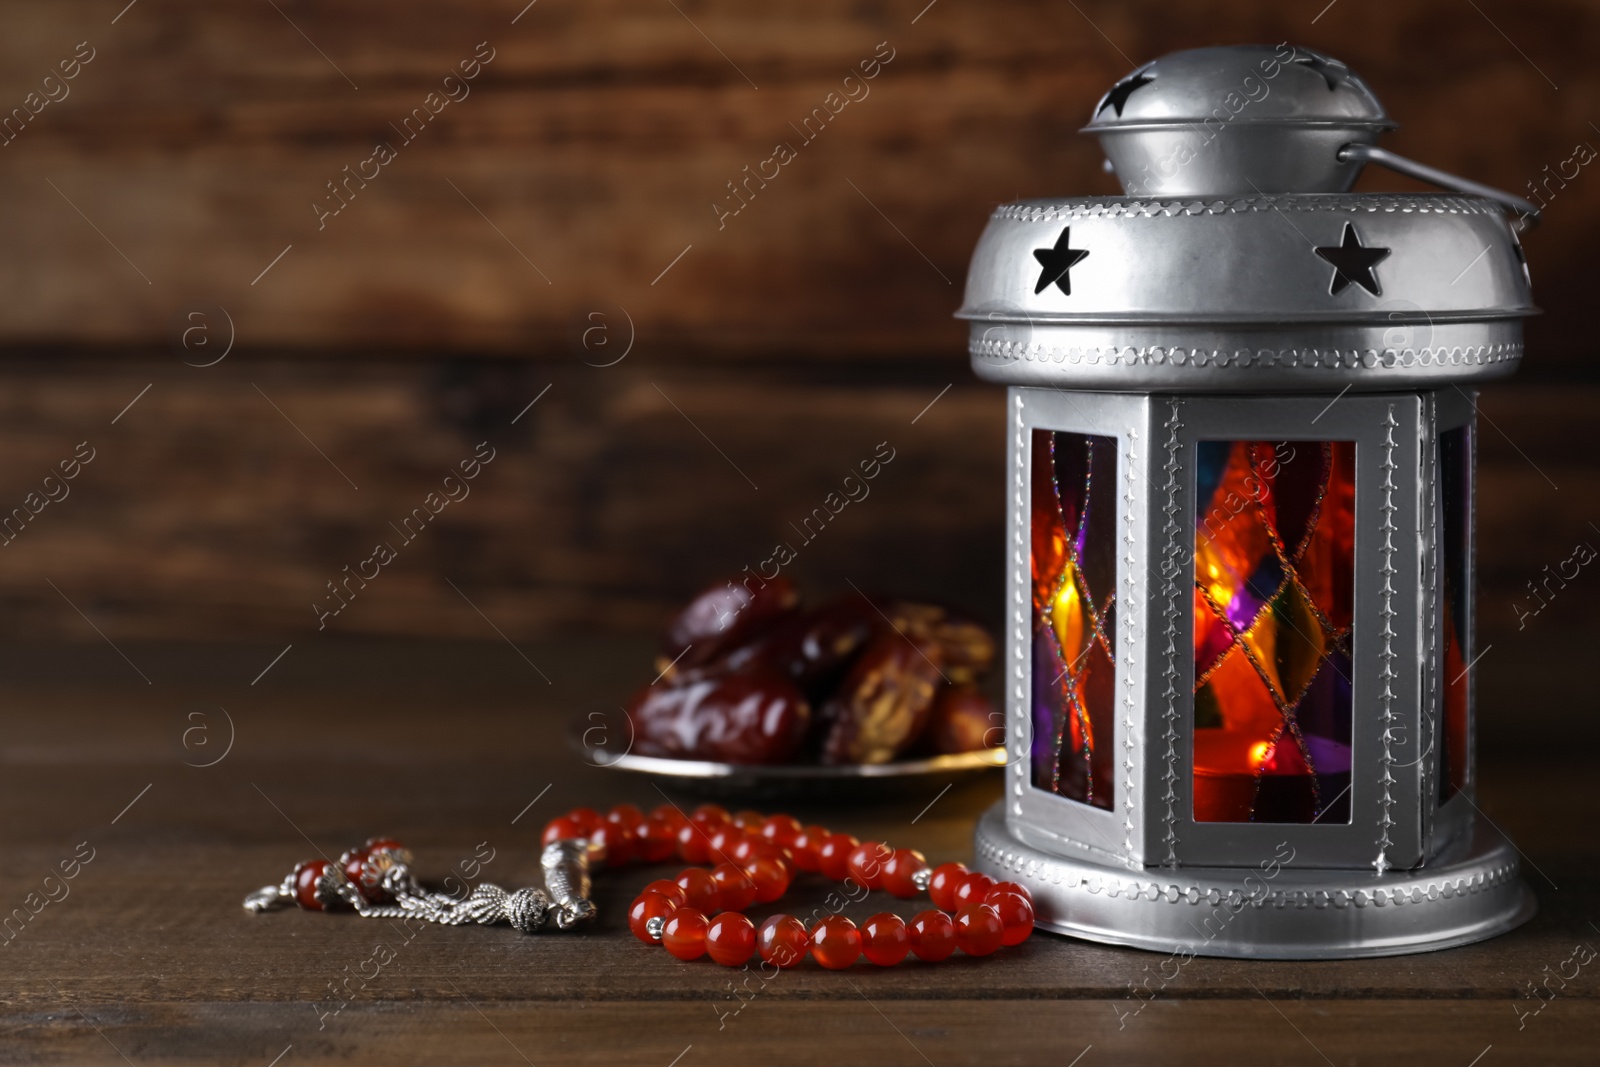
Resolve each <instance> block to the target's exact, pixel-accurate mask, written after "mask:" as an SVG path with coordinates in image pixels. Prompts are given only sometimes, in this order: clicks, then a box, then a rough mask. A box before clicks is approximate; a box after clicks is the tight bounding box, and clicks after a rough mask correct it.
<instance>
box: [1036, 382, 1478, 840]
mask: <svg viewBox="0 0 1600 1067" xmlns="http://www.w3.org/2000/svg"><path fill="white" fill-rule="evenodd" d="M1007 414H1008V419H1009V422H1010V427H1009V432H1008V434H1007V464H1008V469H1009V471H1010V490H1011V491H1010V492H1009V493H1008V494H1007V525H1008V530H1009V534H1008V538H1007V545H1008V549H1009V556H1008V561H1007V569H1008V575H1009V576H1008V591H1007V597H1008V605H1009V607H1010V616H1011V623H1010V628H1009V630H1008V632H1007V634H1006V664H1007V668H1006V678H1007V684H1006V707H1007V712H1006V714H1007V724H1008V729H1007V745H1008V753H1007V757H1008V758H1007V772H1006V777H1007V780H1006V800H1005V805H1006V808H1005V811H1006V821H1007V825H1008V827H1009V828H1010V829H1011V831H1012V832H1013V833H1014V834H1015V835H1016V836H1017V837H1018V838H1020V839H1021V840H1024V841H1027V842H1029V843H1031V844H1034V845H1036V846H1038V847H1040V848H1044V849H1047V850H1051V851H1058V850H1065V851H1067V852H1068V853H1070V852H1071V851H1073V850H1081V851H1083V852H1085V853H1087V854H1089V855H1094V856H1097V857H1099V858H1101V859H1103V860H1105V861H1108V862H1113V863H1121V864H1127V865H1129V866H1130V867H1134V866H1143V865H1150V866H1166V867H1183V866H1202V867H1235V866H1237V867H1250V866H1254V865H1256V864H1257V863H1259V862H1260V861H1261V859H1262V858H1263V857H1267V856H1271V855H1273V854H1274V853H1275V851H1276V849H1277V846H1278V845H1280V844H1282V843H1285V842H1287V844H1288V845H1289V846H1290V847H1291V848H1292V849H1293V851H1294V859H1293V861H1291V863H1290V864H1289V865H1291V866H1302V867H1311V868H1340V867H1343V868H1352V869H1359V868H1365V869H1370V870H1385V869H1390V868H1399V869H1409V868H1414V867H1417V866H1419V865H1420V864H1421V863H1422V862H1423V860H1424V859H1425V858H1426V857H1427V856H1429V855H1437V854H1438V853H1439V851H1440V850H1441V849H1442V848H1444V847H1445V846H1446V845H1447V844H1449V843H1450V842H1451V841H1452V840H1454V839H1456V838H1458V837H1459V836H1461V835H1462V834H1463V833H1464V832H1466V831H1467V830H1468V829H1469V828H1470V826H1471V823H1472V820H1471V818H1470V815H1471V792H1472V789H1473V775H1472V770H1471V768H1472V765H1473V758H1472V751H1471V747H1470V745H1471V742H1470V739H1471V737H1472V735H1473V730H1472V728H1471V721H1472V719H1471V715H1472V710H1473V709H1472V706H1471V700H1470V695H1469V700H1468V709H1467V712H1468V724H1469V725H1468V730H1467V737H1468V739H1469V742H1468V743H1469V748H1468V753H1467V757H1466V764H1467V767H1468V774H1467V781H1466V782H1465V783H1464V787H1463V788H1462V789H1461V790H1460V791H1459V792H1458V793H1457V794H1456V795H1454V796H1452V797H1451V798H1450V799H1449V800H1448V801H1447V802H1445V803H1444V804H1443V805H1440V804H1439V803H1437V797H1438V793H1439V790H1438V783H1437V775H1438V773H1439V768H1438V761H1437V759H1436V758H1434V757H1435V753H1437V752H1438V751H1439V746H1438V744H1437V739H1436V730H1437V729H1438V723H1439V722H1440V721H1441V716H1442V711H1443V708H1442V700H1443V682H1444V679H1443V678H1442V677H1441V675H1442V673H1443V658H1442V657H1443V648H1442V642H1441V641H1440V640H1439V638H1438V634H1437V628H1438V619H1439V615H1440V608H1439V599H1440V592H1439V582H1440V574H1441V560H1440V558H1439V556H1440V554H1441V553H1442V551H1443V548H1442V545H1441V543H1440V538H1439V536H1438V514H1437V508H1438V505H1437V484H1438V474H1437V465H1438V462H1439V452H1438V446H1437V440H1438V435H1439V433H1440V432H1442V431H1448V430H1451V429H1455V428H1459V427H1465V426H1469V425H1470V424H1471V420H1472V416H1473V401H1472V399H1471V395H1470V394H1468V393H1463V392H1458V391H1456V390H1453V389H1452V390H1442V391H1436V392H1426V393H1381V394H1354V395H1350V396H1346V397H1343V398H1341V399H1340V400H1339V401H1338V402H1337V403H1334V404H1330V403H1329V401H1328V400H1327V399H1325V398H1322V397H1261V396H1248V397H1229V396H1220V397H1219V396H1159V395H1143V394H1131V393H1122V394H1108V393H1088V392H1079V391H1069V390H1051V389H1031V388H1013V389H1011V390H1010V396H1009V399H1008V413H1007ZM1035 430H1048V431H1057V432H1059V431H1065V432H1069V433H1082V434H1093V435H1096V436H1103V437H1109V438H1112V439H1114V440H1115V441H1116V445H1117V448H1116V456H1117V470H1116V472H1115V478H1116V482H1117V493H1116V499H1117V501H1118V503H1119V510H1118V515H1117V523H1116V525H1117V534H1118V542H1119V552H1118V560H1117V579H1116V586H1117V606H1118V613H1117V624H1116V636H1115V642H1116V644H1117V653H1118V654H1117V659H1116V676H1115V678H1114V683H1113V684H1114V688H1115V692H1116V697H1117V715H1116V718H1115V723H1116V730H1115V738H1114V739H1113V741H1112V746H1113V751H1114V753H1115V766H1116V767H1117V768H1118V771H1119V772H1120V773H1118V774H1117V776H1116V781H1115V788H1114V794H1115V795H1114V798H1113V807H1112V809H1111V810H1104V809H1101V808H1097V807H1093V806H1090V805H1089V804H1087V803H1084V802H1081V801H1078V800H1073V799H1069V798H1067V797H1063V796H1059V795H1055V794H1053V793H1050V792H1048V791H1046V790H1044V789H1041V788H1039V787H1037V786H1035V785H1034V784H1033V780H1032V772H1033V768H1032V761H1031V750H1032V744H1033V731H1034V728H1035V727H1034V711H1033V704H1032V701H1033V691H1034V685H1033V682H1034V679H1033V670H1034V666H1033V662H1032V649H1033V632H1032V631H1033V625H1034V623H1033V618H1032V613H1031V612H1030V611H1029V610H1028V607H1029V605H1030V603H1031V599H1032V596H1033V592H1032V580H1031V558H1030V551H1031V541H1030V530H1031V528H1032V515H1031V506H1032V505H1031V499H1030V494H1029V479H1030V478H1031V476H1032V469H1033V463H1034V462H1035V458H1034V456H1033V447H1034V433H1033V431H1035ZM1308 430H1309V431H1310V432H1308ZM1234 439H1250V440H1285V441H1296V440H1302V441H1352V442H1354V443H1355V452H1356V469H1355V492H1356V522H1355V531H1356V532H1355V561H1354V562H1355V590H1354V614H1353V621H1352V648H1351V669H1352V679H1351V681H1352V689H1353V693H1352V704H1353V708H1352V743H1351V747H1352V750H1353V752H1352V755H1353V759H1352V776H1351V783H1350V794H1351V803H1350V820H1349V822H1347V823H1332V824H1326V825H1324V824H1315V825H1309V824H1297V823H1232V822H1197V821H1196V820H1195V818H1194V815H1193V792H1192V791H1193V782H1194V758H1193V752H1194V748H1193V740H1194V737H1193V723H1194V699H1193V692H1194V658H1193V654H1192V649H1193V626H1194V617H1193V611H1192V610H1191V604H1192V602H1193V601H1192V588H1193V581H1192V574H1193V567H1194V545H1195V519H1194V516H1195V506H1194V492H1195V468H1196V464H1195V445H1196V443H1197V442H1199V441H1202V440H1234ZM1468 484H1469V487H1470V484H1471V482H1470V479H1469V482H1468ZM1386 503H1387V504H1388V505H1390V506H1389V507H1387V508H1386ZM1467 539H1468V540H1467V544H1466V552H1467V553H1468V560H1469V563H1468V567H1469V571H1470V559H1471V551H1472V546H1471V532H1470V528H1469V529H1468V531H1467ZM1467 595H1468V597H1469V602H1468V604H1467V605H1466V608H1465V614H1466V616H1467V617H1468V618H1470V617H1471V611H1472V605H1471V603H1470V595H1471V594H1470V591H1469V592H1468V594H1467ZM1386 620H1387V622H1386ZM1386 653H1387V657H1386ZM1463 655H1464V657H1465V658H1466V659H1467V660H1468V661H1469V662H1470V659H1471V657H1472V656H1473V655H1475V652H1474V651H1473V646H1472V637H1471V631H1470V628H1469V630H1468V633H1467V635H1466V637H1465V648H1464V651H1463ZM1386 662H1388V663H1389V664H1390V666H1388V667H1387V668H1386V667H1385V663H1386ZM1419 664H1420V666H1421V670H1420V671H1419V670H1417V669H1416V668H1417V666H1418V665H1419Z"/></svg>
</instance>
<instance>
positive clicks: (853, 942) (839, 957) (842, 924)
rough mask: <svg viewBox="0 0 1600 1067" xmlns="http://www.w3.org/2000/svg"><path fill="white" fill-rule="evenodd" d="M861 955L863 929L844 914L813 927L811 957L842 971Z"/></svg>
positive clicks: (829, 918) (825, 965)
mask: <svg viewBox="0 0 1600 1067" xmlns="http://www.w3.org/2000/svg"><path fill="white" fill-rule="evenodd" d="M996 921H998V919H997V920H996ZM860 955H861V931H860V930H857V929H856V924H855V923H853V922H851V921H850V920H849V919H846V918H845V917H844V916H843V915H830V916H828V917H827V918H826V919H823V920H822V921H821V922H819V923H817V925H815V926H813V927H812V928H811V958H812V959H814V960H816V961H817V962H818V963H820V964H822V966H824V967H826V968H828V970H830V971H842V970H844V969H845V968H846V967H849V966H850V965H851V964H853V963H855V961H856V959H857V958H858V957H860Z"/></svg>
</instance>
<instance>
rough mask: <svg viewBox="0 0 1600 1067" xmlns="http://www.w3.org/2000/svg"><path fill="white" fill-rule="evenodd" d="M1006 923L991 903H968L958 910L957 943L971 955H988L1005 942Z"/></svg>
mask: <svg viewBox="0 0 1600 1067" xmlns="http://www.w3.org/2000/svg"><path fill="white" fill-rule="evenodd" d="M1004 938H1005V925H1004V924H1003V923H1001V922H1000V913H999V912H998V911H996V910H995V909H994V906H993V905H990V904H967V905H965V906H964V907H963V908H962V909H961V910H960V911H958V912H956V945H957V946H958V947H959V948H960V949H961V951H962V952H965V953H966V954H967V955H969V956H987V955H988V954H989V953H991V952H993V951H994V950H995V949H997V948H999V947H1000V946H1001V945H1002V944H1004Z"/></svg>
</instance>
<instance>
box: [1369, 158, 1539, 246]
mask: <svg viewBox="0 0 1600 1067" xmlns="http://www.w3.org/2000/svg"><path fill="white" fill-rule="evenodd" d="M1339 162H1341V163H1376V164H1378V165H1379V166H1383V167H1388V168H1389V169H1390V170H1392V171H1395V172H1397V173H1399V174H1404V175H1405V176H1406V177H1408V178H1416V179H1417V180H1418V181H1424V182H1431V183H1432V184H1434V185H1437V186H1439V187H1440V188H1443V189H1450V190H1452V191H1454V192H1458V193H1465V194H1466V195H1468V196H1481V197H1483V198H1485V199H1487V200H1493V201H1494V202H1495V203H1497V204H1499V205H1501V206H1502V207H1504V208H1506V209H1507V210H1508V211H1514V212H1516V214H1517V220H1516V221H1515V222H1514V223H1513V224H1512V227H1513V228H1514V229H1515V230H1516V231H1517V232H1518V233H1522V232H1523V231H1525V230H1531V229H1532V228H1533V227H1535V226H1537V225H1538V224H1539V209H1538V208H1537V207H1536V206H1534V204H1533V203H1532V202H1531V201H1528V200H1524V199H1522V197H1520V196H1513V195H1512V194H1510V193H1508V192H1505V191H1503V190H1500V189H1496V188H1494V187H1493V186H1492V185H1484V184H1482V183H1480V182H1475V181H1473V180H1472V179H1470V178H1462V177H1460V176H1458V175H1455V174H1451V173H1450V172H1449V171H1445V170H1440V169H1439V168H1437V167H1430V166H1428V165H1427V164H1426V163H1418V162H1417V161H1416V160H1414V159H1407V158H1406V157H1405V156H1401V155H1396V154H1395V153H1393V152H1391V151H1389V150H1388V149H1387V148H1379V147H1377V146H1376V145H1369V144H1347V145H1345V146H1344V147H1343V148H1341V149H1339Z"/></svg>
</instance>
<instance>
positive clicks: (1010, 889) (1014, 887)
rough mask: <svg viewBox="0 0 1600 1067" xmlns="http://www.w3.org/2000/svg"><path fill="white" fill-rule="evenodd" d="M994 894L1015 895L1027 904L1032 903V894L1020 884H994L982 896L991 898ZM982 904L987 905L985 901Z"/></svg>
mask: <svg viewBox="0 0 1600 1067" xmlns="http://www.w3.org/2000/svg"><path fill="white" fill-rule="evenodd" d="M995 893H1015V894H1016V895H1017V896H1019V897H1021V898H1022V899H1023V900H1026V901H1027V902H1028V903H1029V904H1032V903H1033V894H1032V893H1030V892H1028V887H1027V886H1025V885H1023V884H1022V883H1021V882H996V883H995V884H994V888H993V889H991V890H989V892H988V893H985V894H984V896H985V897H989V896H993V895H994V894H995ZM984 903H988V901H987V900H985V901H984Z"/></svg>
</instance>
